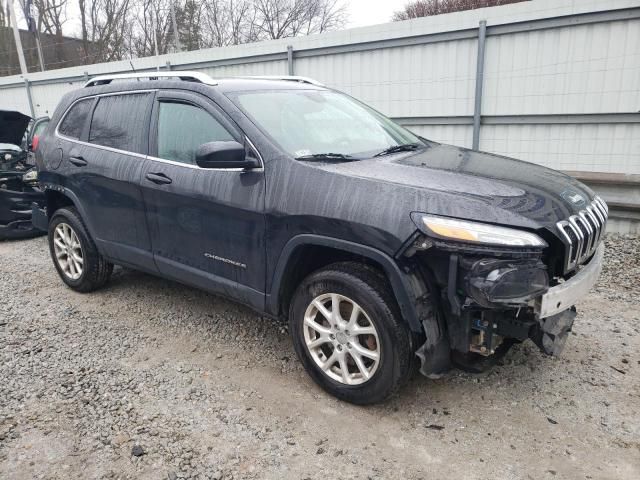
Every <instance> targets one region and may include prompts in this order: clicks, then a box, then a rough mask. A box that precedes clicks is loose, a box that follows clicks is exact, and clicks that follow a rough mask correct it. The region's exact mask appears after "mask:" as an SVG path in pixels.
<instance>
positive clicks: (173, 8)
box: [170, 0, 182, 52]
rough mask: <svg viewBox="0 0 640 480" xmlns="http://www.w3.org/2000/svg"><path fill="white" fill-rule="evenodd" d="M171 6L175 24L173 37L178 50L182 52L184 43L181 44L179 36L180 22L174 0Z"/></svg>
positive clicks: (172, 19) (172, 21)
mask: <svg viewBox="0 0 640 480" xmlns="http://www.w3.org/2000/svg"><path fill="white" fill-rule="evenodd" d="M170 8H171V11H170V12H171V24H172V25H173V37H174V39H175V47H176V51H178V52H181V51H182V45H180V37H179V36H178V22H176V8H175V5H174V4H173V0H171V2H170Z"/></svg>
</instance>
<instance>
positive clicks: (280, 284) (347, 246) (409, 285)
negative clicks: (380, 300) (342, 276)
mask: <svg viewBox="0 0 640 480" xmlns="http://www.w3.org/2000/svg"><path fill="white" fill-rule="evenodd" d="M305 254H307V255H308V256H312V257H313V258H318V256H320V255H322V256H323V257H324V258H322V259H320V260H316V261H310V262H306V263H304V261H303V264H302V268H298V267H300V266H301V263H300V262H301V257H304V255H305ZM354 259H356V260H359V261H362V262H363V263H368V264H371V265H373V266H375V267H377V268H379V269H380V270H381V271H382V273H384V274H385V275H386V277H387V279H388V281H389V284H390V285H391V289H392V291H393V295H394V297H395V300H396V302H397V303H398V307H399V308H400V313H401V314H402V318H403V319H404V320H405V321H406V322H407V323H408V325H409V327H410V329H411V330H412V331H414V332H416V333H422V332H423V327H422V325H421V323H420V320H419V317H418V312H417V310H416V302H415V299H416V296H415V293H416V292H415V285H413V282H414V281H415V280H413V279H412V278H410V276H409V275H407V274H405V273H404V272H403V271H402V270H401V269H400V267H399V266H398V265H397V263H396V262H395V261H394V260H393V258H392V257H390V256H389V255H387V254H385V253H384V252H382V251H380V250H377V249H375V248H372V247H369V246H367V245H361V244H358V243H354V242H350V241H347V240H342V239H337V238H332V237H325V236H321V235H314V234H303V235H298V236H296V237H294V238H292V239H291V240H289V242H287V244H286V245H285V246H284V248H283V249H282V252H281V254H280V257H279V259H278V263H277V264H276V268H275V270H274V273H273V278H272V282H271V285H270V288H269V289H268V293H267V298H266V309H267V311H268V312H269V313H271V314H273V315H276V316H286V314H287V311H288V305H289V301H290V300H291V296H292V295H293V292H294V291H295V288H296V286H297V285H298V284H299V283H300V281H301V280H302V278H304V277H306V276H307V275H308V274H309V273H311V272H312V271H314V270H317V269H318V268H321V267H322V266H325V265H328V264H331V263H334V262H337V261H343V260H354Z"/></svg>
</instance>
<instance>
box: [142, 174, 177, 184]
mask: <svg viewBox="0 0 640 480" xmlns="http://www.w3.org/2000/svg"><path fill="white" fill-rule="evenodd" d="M145 177H146V179H147V180H149V181H151V182H153V183H155V184H157V185H169V184H170V183H171V182H172V181H173V180H171V179H170V178H169V177H167V176H166V175H165V174H164V173H153V172H149V173H147V174H146V175H145Z"/></svg>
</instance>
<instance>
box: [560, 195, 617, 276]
mask: <svg viewBox="0 0 640 480" xmlns="http://www.w3.org/2000/svg"><path fill="white" fill-rule="evenodd" d="M608 212H609V207H607V204H606V203H605V202H604V200H602V199H601V198H600V197H595V199H594V200H593V202H591V204H590V205H588V206H587V207H586V208H584V209H583V210H581V211H580V212H578V213H577V214H576V215H571V216H570V217H569V218H568V219H566V220H561V221H559V222H558V223H556V227H557V229H558V231H559V233H560V236H561V240H562V242H563V243H564V245H565V259H564V270H565V273H567V272H570V271H571V270H574V269H575V268H577V267H578V266H579V265H581V264H582V263H584V262H585V261H586V260H587V259H589V258H590V257H591V255H593V253H594V252H595V251H596V249H597V248H598V245H599V244H600V242H601V241H602V238H603V237H604V233H605V229H606V224H607V218H608Z"/></svg>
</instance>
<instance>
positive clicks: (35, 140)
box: [31, 135, 40, 152]
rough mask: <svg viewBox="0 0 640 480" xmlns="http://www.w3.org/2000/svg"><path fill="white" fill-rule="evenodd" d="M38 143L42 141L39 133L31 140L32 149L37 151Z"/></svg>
mask: <svg viewBox="0 0 640 480" xmlns="http://www.w3.org/2000/svg"><path fill="white" fill-rule="evenodd" d="M38 143H40V138H39V137H38V135H34V136H33V139H32V140H31V151H32V152H35V151H36V150H37V149H38Z"/></svg>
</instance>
